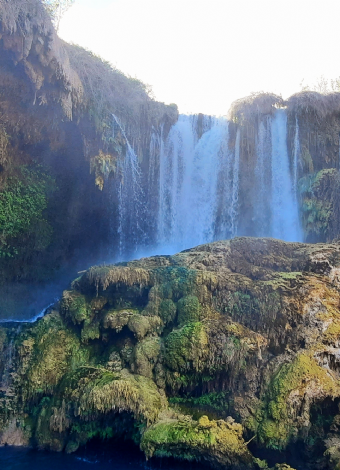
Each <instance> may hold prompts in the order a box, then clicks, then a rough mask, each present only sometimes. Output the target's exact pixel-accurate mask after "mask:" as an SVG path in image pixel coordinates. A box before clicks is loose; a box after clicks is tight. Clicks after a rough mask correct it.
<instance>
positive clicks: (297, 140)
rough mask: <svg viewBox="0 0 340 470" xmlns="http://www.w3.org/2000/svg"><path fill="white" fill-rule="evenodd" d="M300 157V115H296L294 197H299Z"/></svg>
mask: <svg viewBox="0 0 340 470" xmlns="http://www.w3.org/2000/svg"><path fill="white" fill-rule="evenodd" d="M299 159H300V138H299V121H298V117H297V116H295V135H294V147H293V192H294V197H295V198H297V182H298V176H299V174H298V173H299V169H298V165H299Z"/></svg>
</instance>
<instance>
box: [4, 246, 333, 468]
mask: <svg viewBox="0 0 340 470" xmlns="http://www.w3.org/2000/svg"><path fill="white" fill-rule="evenodd" d="M339 276H340V248H339V245H338V244H328V245H327V244H319V245H304V244H299V243H285V242H279V241H275V240H268V239H252V238H236V239H234V240H231V241H225V242H216V243H212V244H208V245H203V246H199V247H197V248H193V249H191V250H188V251H185V252H182V253H179V254H177V255H174V256H167V257H165V256H157V257H152V258H145V259H142V260H140V261H132V262H129V263H121V264H119V265H115V266H102V267H93V268H91V269H89V270H88V271H87V272H86V273H84V274H83V275H82V276H81V277H80V278H78V279H76V280H75V281H74V283H73V288H72V289H71V290H69V291H65V292H64V295H63V299H62V301H61V303H60V306H59V310H53V311H51V313H49V314H48V315H46V316H45V317H44V318H43V319H42V320H40V321H38V322H37V323H36V324H34V325H31V326H22V327H21V328H20V329H18V328H16V327H12V326H11V325H8V326H7V327H4V328H2V329H1V330H0V331H1V333H0V335H1V336H0V337H1V343H0V345H1V349H2V354H1V384H2V385H1V390H2V392H1V402H0V403H1V411H0V417H1V421H0V423H1V424H0V426H1V428H0V429H1V434H0V436H1V442H2V443H3V444H4V443H6V442H7V443H11V442H18V443H19V442H21V443H23V442H26V443H28V442H30V443H31V444H34V445H37V446H38V447H40V448H48V449H53V450H62V449H66V451H68V452H71V451H74V450H76V449H77V448H78V446H79V445H83V444H84V443H86V442H87V441H88V440H90V439H91V438H93V437H95V436H97V437H98V436H99V437H101V438H110V437H119V436H120V435H122V433H123V434H124V436H125V437H126V436H129V437H130V438H131V439H133V440H134V441H135V442H136V443H138V444H139V445H140V446H141V448H142V450H143V451H144V452H145V454H146V456H148V457H151V456H152V455H156V456H175V457H180V458H188V459H198V460H202V461H207V462H209V463H211V464H212V465H214V466H217V467H219V466H221V465H233V466H235V467H237V468H240V467H247V468H249V467H251V466H260V468H266V466H267V463H266V462H264V461H262V460H260V459H259V458H260V457H261V458H264V457H266V458H267V457H268V459H269V460H268V465H269V466H271V465H273V464H274V463H275V461H276V462H282V461H286V462H287V463H288V464H291V465H293V464H294V461H296V459H298V457H299V458H302V459H304V461H305V465H307V466H308V467H310V468H319V467H318V466H320V465H322V468H333V466H334V465H335V464H336V463H337V462H338V455H339V452H340V451H339V444H338V443H339V442H340V441H339V434H338V431H339V427H338V418H339V410H338V403H340V386H339V384H340V383H339V367H338V351H339V349H338V348H339V328H340V314H339V306H340V280H339ZM13 423H16V426H14V424H13ZM246 441H249V442H248V443H247V444H246ZM294 444H295V446H294ZM297 448H299V452H300V455H298V454H299V453H298V452H297V451H294V449H297Z"/></svg>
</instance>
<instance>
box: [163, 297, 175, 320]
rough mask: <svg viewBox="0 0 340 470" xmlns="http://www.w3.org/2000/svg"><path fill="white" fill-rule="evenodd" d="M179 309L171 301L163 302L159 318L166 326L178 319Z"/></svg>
mask: <svg viewBox="0 0 340 470" xmlns="http://www.w3.org/2000/svg"><path fill="white" fill-rule="evenodd" d="M176 313H177V308H176V305H175V303H174V302H173V301H172V300H170V299H165V300H162V301H161V303H160V306H159V316H160V317H161V319H162V320H163V322H164V323H165V324H167V323H170V322H173V321H174V320H175V318H176Z"/></svg>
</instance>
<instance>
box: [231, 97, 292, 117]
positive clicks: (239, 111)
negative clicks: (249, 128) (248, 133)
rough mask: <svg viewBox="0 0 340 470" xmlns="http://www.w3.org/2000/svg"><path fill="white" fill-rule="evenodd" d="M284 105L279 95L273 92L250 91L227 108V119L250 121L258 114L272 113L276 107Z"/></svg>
mask: <svg viewBox="0 0 340 470" xmlns="http://www.w3.org/2000/svg"><path fill="white" fill-rule="evenodd" d="M283 105H284V101H283V99H282V97H281V96H278V95H275V94H274V93H265V92H259V93H252V94H251V95H250V96H246V97H245V98H240V99H238V100H236V101H234V102H233V103H232V105H231V107H230V110H229V119H231V120H232V121H234V122H236V123H239V124H242V123H244V122H247V123H251V122H252V121H253V120H254V119H256V118H257V117H258V116H259V115H264V114H272V113H273V112H274V111H275V108H276V107H281V106H283Z"/></svg>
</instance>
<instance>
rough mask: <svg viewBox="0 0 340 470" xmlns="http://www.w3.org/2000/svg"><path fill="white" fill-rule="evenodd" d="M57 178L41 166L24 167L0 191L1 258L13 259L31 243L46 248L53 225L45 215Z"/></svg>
mask: <svg viewBox="0 0 340 470" xmlns="http://www.w3.org/2000/svg"><path fill="white" fill-rule="evenodd" d="M53 185H54V181H53V179H52V178H51V177H50V176H48V175H47V174H46V173H45V172H44V171H43V169H42V168H41V167H39V166H37V167H35V168H29V167H27V166H22V167H21V168H20V169H19V171H18V173H17V174H16V175H15V176H11V177H9V178H8V179H7V181H6V183H5V186H4V188H3V190H2V191H1V193H0V257H2V258H6V257H7V258H12V257H15V256H18V255H20V254H21V251H23V250H25V249H27V245H30V246H31V248H32V249H34V250H37V251H42V250H44V249H45V248H46V247H47V246H48V245H49V243H50V242H51V235H52V228H51V226H50V225H49V224H48V222H47V221H46V220H45V218H44V210H45V209H46V208H47V199H48V193H50V191H51V188H52V189H53Z"/></svg>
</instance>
